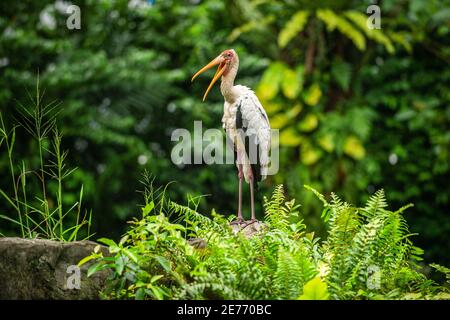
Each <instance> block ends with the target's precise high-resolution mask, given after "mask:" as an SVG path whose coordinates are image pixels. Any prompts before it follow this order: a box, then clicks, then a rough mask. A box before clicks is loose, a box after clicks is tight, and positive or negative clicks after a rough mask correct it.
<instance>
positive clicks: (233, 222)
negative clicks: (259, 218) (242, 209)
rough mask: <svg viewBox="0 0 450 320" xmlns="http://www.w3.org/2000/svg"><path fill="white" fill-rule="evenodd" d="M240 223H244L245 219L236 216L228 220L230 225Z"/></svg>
mask: <svg viewBox="0 0 450 320" xmlns="http://www.w3.org/2000/svg"><path fill="white" fill-rule="evenodd" d="M241 224H245V221H244V219H242V218H237V219H236V220H234V221H231V222H230V226H233V225H241Z"/></svg>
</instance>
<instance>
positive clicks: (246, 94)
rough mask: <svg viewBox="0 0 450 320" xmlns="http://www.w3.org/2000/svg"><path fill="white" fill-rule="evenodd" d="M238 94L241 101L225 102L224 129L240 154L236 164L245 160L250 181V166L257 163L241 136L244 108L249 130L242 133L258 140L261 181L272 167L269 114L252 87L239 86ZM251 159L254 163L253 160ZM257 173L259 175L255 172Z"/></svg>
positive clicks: (244, 168) (245, 124)
mask: <svg viewBox="0 0 450 320" xmlns="http://www.w3.org/2000/svg"><path fill="white" fill-rule="evenodd" d="M234 87H235V88H236V94H237V96H238V98H237V100H236V101H235V102H233V103H229V102H227V101H225V103H224V114H223V117H222V124H223V128H224V129H225V131H226V133H227V135H228V136H229V139H230V140H231V141H233V143H234V146H235V148H236V152H237V154H238V159H236V165H238V161H239V160H241V163H242V165H243V173H244V178H245V181H246V182H247V183H250V181H249V173H250V170H251V166H250V164H251V163H252V164H256V160H257V159H256V158H255V156H256V155H255V154H252V159H250V156H249V154H247V151H246V149H245V140H244V137H242V136H241V135H239V134H238V129H239V128H237V125H236V124H237V122H238V121H237V111H238V107H239V106H240V108H241V117H242V126H243V127H244V128H246V130H245V131H244V129H243V131H244V132H242V133H243V134H245V135H246V138H248V139H251V138H252V137H254V138H255V140H256V141H255V143H256V144H257V145H258V149H259V150H258V151H259V166H260V176H261V179H260V180H261V181H262V180H264V179H265V178H266V176H267V168H268V166H269V152H270V124H269V118H268V117H267V113H266V111H265V110H264V108H263V107H262V105H261V103H260V102H259V100H258V98H257V97H256V95H255V93H254V92H253V90H251V89H250V88H248V87H245V86H241V85H237V86H234ZM250 160H251V161H250ZM254 174H256V173H254Z"/></svg>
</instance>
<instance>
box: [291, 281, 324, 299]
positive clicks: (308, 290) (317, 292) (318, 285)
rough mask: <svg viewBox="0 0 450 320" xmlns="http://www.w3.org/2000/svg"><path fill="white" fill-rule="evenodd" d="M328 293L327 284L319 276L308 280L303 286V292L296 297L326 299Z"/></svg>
mask: <svg viewBox="0 0 450 320" xmlns="http://www.w3.org/2000/svg"><path fill="white" fill-rule="evenodd" d="M329 296H330V295H329V293H328V289H327V284H326V283H325V282H323V281H322V280H321V279H320V277H316V278H314V279H312V280H310V281H308V282H307V283H306V284H305V285H304V286H303V294H302V295H301V296H300V297H298V299H299V300H328V298H329Z"/></svg>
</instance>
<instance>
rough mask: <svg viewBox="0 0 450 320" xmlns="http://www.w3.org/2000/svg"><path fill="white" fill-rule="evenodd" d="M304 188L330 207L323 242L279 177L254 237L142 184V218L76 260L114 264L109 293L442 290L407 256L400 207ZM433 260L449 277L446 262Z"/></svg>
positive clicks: (291, 295)
mask: <svg viewBox="0 0 450 320" xmlns="http://www.w3.org/2000/svg"><path fill="white" fill-rule="evenodd" d="M150 189H151V185H150V188H147V190H150ZM308 189H310V190H312V191H313V192H314V193H315V194H316V195H317V196H318V197H319V198H320V200H321V201H322V202H323V204H324V207H325V209H327V210H329V212H330V213H329V219H327V229H328V236H327V238H326V240H325V241H320V239H319V238H315V237H314V235H313V234H308V233H305V232H304V231H305V228H306V227H305V225H304V224H303V223H302V222H301V219H300V217H299V212H298V210H297V209H298V205H294V200H291V201H287V200H286V199H285V195H284V189H283V186H282V185H280V186H278V187H276V188H275V191H274V192H273V194H272V197H271V198H270V199H266V200H265V205H264V207H265V216H266V220H265V223H264V227H263V228H261V229H260V230H259V231H258V232H256V233H255V234H253V236H245V235H244V233H243V232H242V231H241V232H237V233H235V232H234V231H233V230H232V228H231V227H230V225H229V219H226V218H225V217H223V216H221V215H219V214H217V213H214V212H213V214H212V216H213V217H212V218H208V217H205V216H203V215H201V214H199V213H198V212H197V211H196V210H195V208H196V207H197V206H198V201H196V200H195V199H191V201H190V202H189V204H188V206H182V205H179V204H176V203H174V202H171V201H169V200H167V201H166V199H165V197H166V195H165V193H159V194H158V195H156V198H158V199H159V201H158V203H157V204H156V203H155V201H154V197H153V196H154V194H152V193H151V192H149V191H146V192H145V194H146V195H147V196H146V201H145V206H144V207H143V210H142V211H143V214H142V218H141V219H140V220H138V219H135V220H134V221H133V222H132V228H131V229H130V230H129V231H128V232H127V234H126V235H125V236H124V237H123V238H122V239H121V240H120V242H119V243H116V242H114V241H112V240H109V239H100V240H99V241H100V242H102V243H104V244H106V245H107V246H108V247H109V252H110V255H109V256H103V255H102V254H101V253H99V250H96V252H94V253H93V254H92V255H91V256H88V257H86V258H85V259H83V260H82V261H80V264H83V263H85V262H87V261H89V260H92V259H95V260H96V263H95V264H93V265H92V266H91V267H90V270H89V274H92V273H94V272H96V271H98V270H102V269H109V270H110V271H111V277H110V280H109V287H108V288H107V290H106V291H105V292H103V297H104V298H107V299H111V298H112V299H124V298H125V299H302V300H323V299H383V298H384V299H439V298H445V297H448V292H447V289H445V288H443V287H440V286H439V285H437V284H436V283H435V282H433V281H431V280H428V279H427V278H426V277H425V276H424V275H423V274H422V273H420V272H419V267H418V266H417V265H416V264H415V263H414V262H413V260H411V259H414V258H415V257H416V255H417V253H418V252H419V251H418V250H416V248H415V247H414V246H413V245H412V243H411V241H410V240H409V237H410V236H411V234H410V233H409V231H408V228H407V225H406V223H405V220H404V219H403V217H402V211H403V209H401V210H398V211H395V212H392V211H389V210H387V209H386V199H385V197H384V193H383V191H379V192H377V193H376V194H375V195H374V196H373V197H372V198H371V199H370V200H369V201H368V203H367V205H366V207H365V208H356V207H353V206H351V205H350V204H348V203H345V202H343V201H342V200H340V198H338V197H337V196H336V195H332V197H331V201H330V202H328V201H327V200H326V199H325V197H324V196H322V195H321V194H320V193H319V192H317V191H316V190H314V189H312V188H310V187H308ZM231 218H233V216H232V217H231ZM434 267H435V268H437V269H438V270H440V271H443V272H445V273H446V274H447V275H448V269H446V268H444V267H439V266H434ZM373 272H375V273H373ZM374 277H378V278H375V281H374V280H373V278H374Z"/></svg>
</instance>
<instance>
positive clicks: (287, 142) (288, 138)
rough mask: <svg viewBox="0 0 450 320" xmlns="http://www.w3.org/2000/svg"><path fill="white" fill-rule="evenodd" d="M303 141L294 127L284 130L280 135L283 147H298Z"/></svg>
mask: <svg viewBox="0 0 450 320" xmlns="http://www.w3.org/2000/svg"><path fill="white" fill-rule="evenodd" d="M301 141H302V137H301V136H300V134H299V133H297V131H296V130H295V128H293V127H290V128H287V129H284V130H282V131H281V133H280V144H281V145H283V146H288V147H296V146H298V145H300V143H301Z"/></svg>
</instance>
